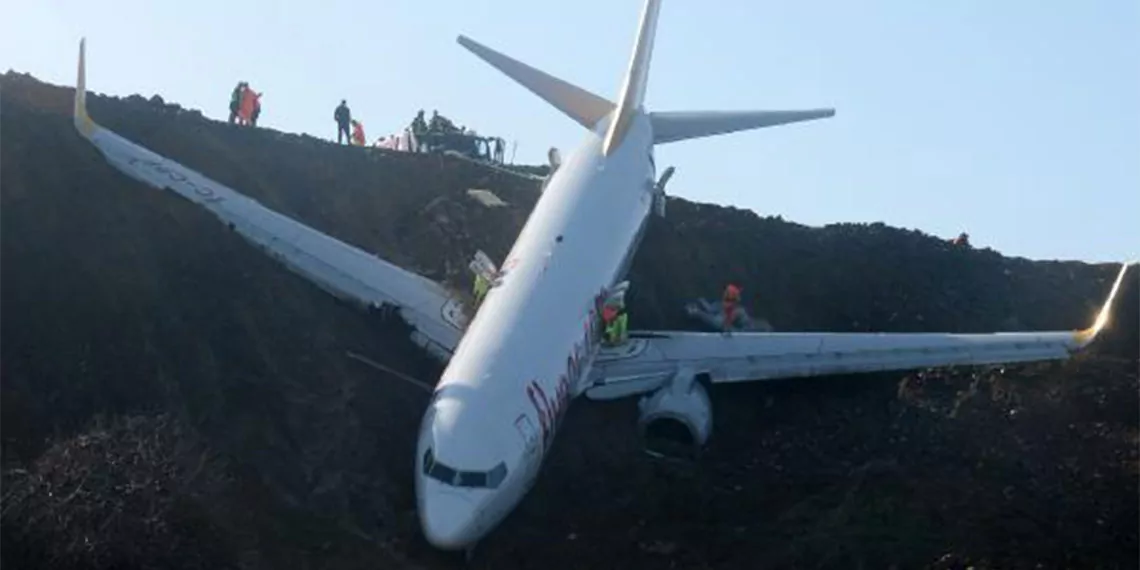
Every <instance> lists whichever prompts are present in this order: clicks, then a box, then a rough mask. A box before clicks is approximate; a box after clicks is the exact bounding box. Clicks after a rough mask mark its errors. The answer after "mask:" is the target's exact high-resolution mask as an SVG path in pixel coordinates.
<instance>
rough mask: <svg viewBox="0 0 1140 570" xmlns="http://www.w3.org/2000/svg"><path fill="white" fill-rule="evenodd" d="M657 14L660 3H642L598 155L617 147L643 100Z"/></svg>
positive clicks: (607, 153) (658, 0) (607, 152)
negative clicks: (615, 105) (613, 110)
mask: <svg viewBox="0 0 1140 570" xmlns="http://www.w3.org/2000/svg"><path fill="white" fill-rule="evenodd" d="M660 11H661V0H646V2H645V8H644V9H643V10H642V11H641V23H640V24H639V26H638V30H637V40H636V43H634V46H633V56H632V57H630V60H629V69H627V70H626V74H625V83H624V84H623V85H622V87H621V98H620V99H619V100H618V108H617V112H616V113H615V114H614V117H613V119H612V122H611V123H610V127H609V131H608V132H606V139H605V143H604V144H603V146H602V153H603V154H606V155H609V154H610V152H612V151H613V149H614V148H615V147H617V145H619V144H621V141H622V139H623V138H624V137H625V133H626V130H628V129H629V121H630V119H631V118H632V117H633V115H634V113H636V112H637V110H638V108H639V107H641V104H642V102H643V101H644V100H645V88H646V85H647V84H648V82H649V62H650V60H651V59H652V56H653V39H654V37H656V35H657V15H658V13H659V12H660Z"/></svg>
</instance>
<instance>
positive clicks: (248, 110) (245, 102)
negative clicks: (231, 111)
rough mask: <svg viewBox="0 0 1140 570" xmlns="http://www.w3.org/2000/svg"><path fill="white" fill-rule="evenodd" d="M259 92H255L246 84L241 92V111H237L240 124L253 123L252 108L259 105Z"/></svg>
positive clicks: (254, 108)
mask: <svg viewBox="0 0 1140 570" xmlns="http://www.w3.org/2000/svg"><path fill="white" fill-rule="evenodd" d="M260 99H261V93H257V92H255V91H254V90H253V88H252V87H249V86H248V85H246V88H245V92H244V93H242V94H241V111H240V112H239V114H240V116H241V120H242V124H245V125H253V124H255V123H254V121H255V119H254V117H253V115H254V110H256V109H257V108H258V107H259V106H260Z"/></svg>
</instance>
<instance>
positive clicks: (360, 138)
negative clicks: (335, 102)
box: [352, 119, 364, 146]
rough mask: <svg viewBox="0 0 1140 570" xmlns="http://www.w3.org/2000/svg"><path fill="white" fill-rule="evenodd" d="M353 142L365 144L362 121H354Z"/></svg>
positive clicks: (358, 144)
mask: <svg viewBox="0 0 1140 570" xmlns="http://www.w3.org/2000/svg"><path fill="white" fill-rule="evenodd" d="M352 142H353V144H355V145H356V146H364V125H362V124H361V123H360V121H357V120H355V119H354V120H353V121H352Z"/></svg>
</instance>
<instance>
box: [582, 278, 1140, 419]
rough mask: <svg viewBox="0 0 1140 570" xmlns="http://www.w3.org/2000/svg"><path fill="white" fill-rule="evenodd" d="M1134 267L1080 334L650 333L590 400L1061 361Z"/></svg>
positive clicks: (1083, 341) (608, 366)
mask: <svg viewBox="0 0 1140 570" xmlns="http://www.w3.org/2000/svg"><path fill="white" fill-rule="evenodd" d="M1127 269H1128V265H1124V266H1123V267H1121V269H1120V273H1119V275H1117V278H1116V282H1115V283H1114V284H1113V286H1112V290H1111V292H1110V293H1109V296H1108V300H1107V301H1106V302H1105V304H1104V306H1103V307H1102V308H1101V311H1100V314H1099V315H1098V317H1097V319H1096V321H1095V322H1094V323H1093V325H1092V326H1090V327H1089V328H1087V329H1084V330H1080V331H1055V332H998V333H987V334H950V333H733V334H732V335H730V336H726V335H724V334H721V333H698V332H674V331H661V332H653V331H644V332H634V333H631V334H630V340H629V342H627V343H625V344H624V345H622V346H620V347H616V348H607V349H604V350H602V351H601V352H600V353H599V355H598V357H597V358H596V359H595V360H594V364H593V366H592V367H591V370H590V378H589V382H588V384H587V385H586V386H585V394H586V396H587V397H589V398H591V399H598V400H606V399H612V398H621V397H625V396H631V395H635V394H640V393H644V392H649V391H652V390H655V389H657V388H658V387H661V386H663V385H664V384H665V383H666V382H668V380H669V379H670V378H671V377H672V376H673V375H674V374H676V373H677V372H680V371H682V370H684V371H688V372H692V373H693V374H696V375H701V374H707V375H708V378H709V380H710V381H712V382H713V383H721V382H745V381H752V380H774V379H778V378H793V377H806V376H823V375H829V374H852V373H858V372H885V371H891V370H911V369H918V368H927V367H934V366H954V365H979V364H1004V363H1014V362H1030V361H1036V360H1059V359H1065V358H1068V357H1069V356H1070V355H1072V354H1073V353H1075V352H1077V351H1079V350H1080V349H1082V348H1084V347H1085V346H1087V345H1088V344H1089V343H1090V342H1092V341H1093V339H1094V338H1095V337H1096V335H1097V334H1098V333H1099V332H1100V330H1101V329H1102V328H1103V327H1104V326H1105V324H1106V323H1107V322H1108V316H1109V314H1110V312H1109V311H1110V309H1111V306H1112V301H1113V299H1114V298H1115V296H1116V292H1117V291H1118V290H1119V289H1120V284H1121V282H1122V281H1123V279H1124V274H1125V273H1126V271H1127Z"/></svg>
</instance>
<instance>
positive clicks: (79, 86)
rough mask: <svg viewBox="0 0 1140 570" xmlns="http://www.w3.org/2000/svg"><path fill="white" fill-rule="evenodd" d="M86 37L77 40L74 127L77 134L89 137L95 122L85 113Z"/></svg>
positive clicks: (93, 129) (93, 130)
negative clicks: (77, 63) (77, 59)
mask: <svg viewBox="0 0 1140 570" xmlns="http://www.w3.org/2000/svg"><path fill="white" fill-rule="evenodd" d="M86 44H87V38H82V39H80V40H79V72H78V74H77V77H76V79H75V117H74V119H75V128H76V130H78V131H79V134H81V135H83V136H84V137H87V138H90V137H91V134H92V133H94V132H95V122H94V121H92V120H91V117H90V116H88V115H87V63H86V58H85V55H84V52H85V51H86V50H85V47H86Z"/></svg>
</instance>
